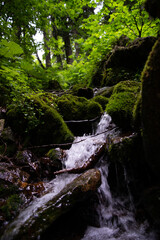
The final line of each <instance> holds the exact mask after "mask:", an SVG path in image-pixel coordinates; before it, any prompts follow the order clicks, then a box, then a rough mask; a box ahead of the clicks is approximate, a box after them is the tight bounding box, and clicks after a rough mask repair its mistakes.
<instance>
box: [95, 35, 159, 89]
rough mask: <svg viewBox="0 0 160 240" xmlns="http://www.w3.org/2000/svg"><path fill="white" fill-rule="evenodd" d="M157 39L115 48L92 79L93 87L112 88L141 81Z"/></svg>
mask: <svg viewBox="0 0 160 240" xmlns="http://www.w3.org/2000/svg"><path fill="white" fill-rule="evenodd" d="M155 41H156V38H154V37H146V38H138V39H136V40H134V41H133V42H131V43H130V44H128V45H127V46H115V48H114V49H113V50H112V51H111V52H110V53H109V54H108V55H107V56H106V59H105V60H103V61H102V62H101V63H100V64H99V67H98V68H97V71H96V72H95V74H94V75H93V77H92V82H91V86H95V87H99V86H101V87H102V86H112V85H115V84H117V83H118V82H120V81H123V80H128V79H131V80H140V73H141V71H142V69H143V67H144V65H145V62H146V60H147V57H148V55H149V52H150V51H151V49H152V47H153V45H154V43H155Z"/></svg>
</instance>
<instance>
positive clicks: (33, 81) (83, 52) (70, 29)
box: [0, 0, 159, 104]
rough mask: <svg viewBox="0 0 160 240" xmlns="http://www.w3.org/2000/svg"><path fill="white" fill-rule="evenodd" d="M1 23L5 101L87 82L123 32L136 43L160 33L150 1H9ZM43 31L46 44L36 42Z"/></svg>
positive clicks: (0, 84)
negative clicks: (148, 6)
mask: <svg viewBox="0 0 160 240" xmlns="http://www.w3.org/2000/svg"><path fill="white" fill-rule="evenodd" d="M0 22H1V24H0V32H1V34H0V59H1V63H0V89H1V92H3V104H6V103H7V102H9V101H16V99H17V98H18V97H19V96H22V95H23V94H25V93H28V92H32V91H37V90H46V89H49V88H51V87H53V86H54V85H53V84H52V83H53V81H55V80H56V81H58V82H59V84H60V85H61V86H62V87H63V88H69V87H70V86H72V85H73V84H75V83H80V84H85V85H87V84H89V82H90V81H91V78H92V75H93V73H94V72H95V71H96V68H97V67H96V66H97V63H98V62H100V61H101V60H102V59H103V58H104V56H105V55H106V54H107V53H109V51H110V50H111V48H112V47H113V46H114V45H116V44H119V38H120V37H121V36H122V35H125V36H127V38H128V39H129V41H131V40H133V39H135V38H137V37H146V36H149V35H152V36H157V34H158V31H159V28H158V27H159V24H158V23H159V20H152V21H151V19H150V18H149V15H148V13H147V12H146V11H145V9H144V0H139V1H137V0H132V1H124V0H123V1H122V0H121V1H120V0H116V1H113V0H112V1H100V0H96V1H89V0H83V1H78V0H75V1H71V0H69V1H60V2H59V1H57V0H54V1H51V0H47V1H39V0H32V1H27V2H22V1H19V0H14V1H7V0H4V1H1V3H0ZM38 33H40V34H41V36H42V35H43V40H42V41H41V42H37V41H36V40H35V39H37V35H36V34H38ZM39 50H41V51H42V53H43V57H42V59H40V58H39V56H38V54H39ZM8 96H10V99H9V98H8ZM5 97H6V98H5ZM1 98H2V96H1ZM1 101H2V99H1Z"/></svg>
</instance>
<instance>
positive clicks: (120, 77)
mask: <svg viewBox="0 0 160 240" xmlns="http://www.w3.org/2000/svg"><path fill="white" fill-rule="evenodd" d="M128 79H130V80H134V81H140V72H138V71H137V72H135V71H132V70H130V69H125V68H121V67H115V68H107V69H106V71H105V72H104V75H103V84H102V86H113V85H115V84H117V83H119V82H121V81H126V80H128Z"/></svg>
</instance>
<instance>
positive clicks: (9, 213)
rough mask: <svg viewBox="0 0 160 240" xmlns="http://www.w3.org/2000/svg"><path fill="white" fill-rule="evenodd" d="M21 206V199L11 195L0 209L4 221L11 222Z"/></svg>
mask: <svg viewBox="0 0 160 240" xmlns="http://www.w3.org/2000/svg"><path fill="white" fill-rule="evenodd" d="M21 204H22V199H21V198H20V196H19V195H17V194H13V195H11V196H10V197H8V199H7V200H6V202H5V204H4V205H3V206H1V207H0V210H1V212H2V214H3V215H4V217H5V219H6V220H11V219H13V217H15V216H16V215H17V213H18V210H19V208H20V206H21Z"/></svg>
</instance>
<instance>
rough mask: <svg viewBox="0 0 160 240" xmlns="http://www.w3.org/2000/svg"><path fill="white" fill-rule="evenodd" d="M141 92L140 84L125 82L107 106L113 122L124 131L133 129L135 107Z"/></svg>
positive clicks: (116, 90)
mask: <svg viewBox="0 0 160 240" xmlns="http://www.w3.org/2000/svg"><path fill="white" fill-rule="evenodd" d="M139 91H140V83H137V82H134V81H123V82H120V83H118V84H117V85H116V86H115V87H114V90H113V94H112V96H111V97H110V99H109V102H108V104H107V106H106V111H107V113H108V114H109V115H110V116H111V117H112V120H113V122H114V123H115V124H116V125H117V126H119V127H121V128H122V129H124V130H128V129H130V128H132V122H133V107H134V104H135V102H136V99H137V94H138V92H139Z"/></svg>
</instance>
